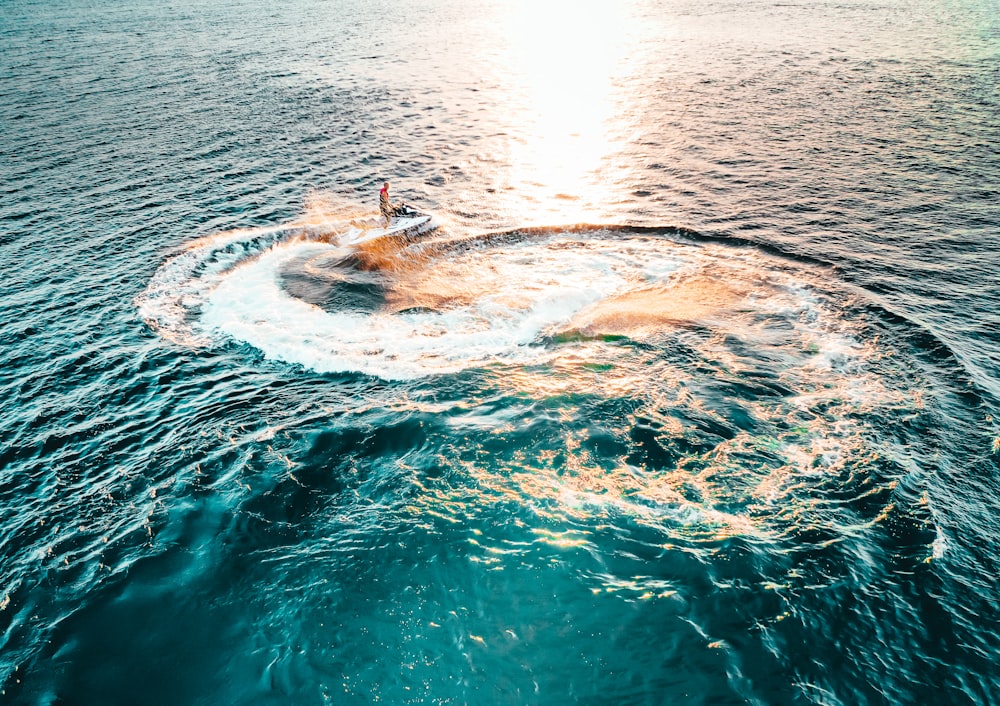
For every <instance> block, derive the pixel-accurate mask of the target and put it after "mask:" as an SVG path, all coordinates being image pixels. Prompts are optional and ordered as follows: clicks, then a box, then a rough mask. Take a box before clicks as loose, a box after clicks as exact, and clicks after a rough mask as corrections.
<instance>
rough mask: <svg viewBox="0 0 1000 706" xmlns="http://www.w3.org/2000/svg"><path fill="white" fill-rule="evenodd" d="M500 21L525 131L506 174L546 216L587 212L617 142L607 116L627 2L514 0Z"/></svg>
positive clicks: (622, 51)
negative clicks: (601, 170)
mask: <svg viewBox="0 0 1000 706" xmlns="http://www.w3.org/2000/svg"><path fill="white" fill-rule="evenodd" d="M508 7H509V12H508V14H507V17H506V23H505V27H504V29H505V30H506V33H507V36H508V37H509V45H510V50H511V58H510V62H509V68H510V69H511V70H512V76H511V79H510V80H511V81H512V82H513V83H514V85H515V88H516V90H518V91H520V92H521V95H520V96H519V100H520V101H522V102H523V103H522V106H521V107H522V109H523V111H524V118H523V132H521V133H519V135H518V137H519V138H520V139H518V140H517V141H516V143H515V144H513V145H512V146H511V149H512V152H513V154H512V157H513V159H512V160H511V164H512V173H511V175H510V181H511V183H512V185H514V186H516V187H517V188H518V190H520V191H521V192H522V194H535V195H536V199H535V200H536V202H537V203H538V204H539V210H538V212H537V213H535V214H528V215H529V217H531V216H534V217H535V218H539V219H542V218H544V219H547V220H549V221H550V222H551V219H552V218H553V217H555V218H557V219H560V220H563V221H564V222H565V221H572V220H578V219H579V218H581V217H583V216H585V215H586V213H585V212H586V210H587V208H586V206H587V204H588V203H596V202H599V201H600V198H597V199H595V198H593V196H594V194H592V191H593V190H594V188H595V172H596V171H597V170H598V169H599V167H600V166H601V164H602V161H603V160H604V159H605V158H606V157H607V156H608V155H609V154H611V153H612V152H613V150H614V149H615V144H614V142H615V141H614V139H612V133H613V127H614V126H613V125H612V119H613V118H614V116H615V114H616V110H615V106H616V103H617V102H618V101H617V96H616V88H617V86H618V81H617V80H616V79H618V78H619V76H620V74H621V71H622V70H623V66H622V64H623V59H624V58H625V56H626V50H627V42H628V39H627V37H628V36H629V34H630V33H629V31H628V21H629V16H628V3H617V2H610V1H606V2H569V1H567V0H512V1H511V3H510V5H509V6H508Z"/></svg>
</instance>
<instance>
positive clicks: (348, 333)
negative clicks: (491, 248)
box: [200, 242, 620, 379]
mask: <svg viewBox="0 0 1000 706" xmlns="http://www.w3.org/2000/svg"><path fill="white" fill-rule="evenodd" d="M331 254H340V255H347V254H348V251H347V250H346V249H342V248H339V247H338V246H333V245H327V244H323V243H308V242H294V243H287V244H283V245H281V246H280V247H275V248H273V249H271V250H270V251H268V252H266V253H264V254H262V255H261V256H259V257H258V258H256V259H254V260H252V261H248V262H246V263H244V264H242V265H240V266H239V267H237V268H235V269H233V270H232V271H231V272H229V273H228V274H227V275H226V276H225V277H224V278H222V279H221V280H220V281H219V282H218V283H217V285H216V286H215V287H214V289H213V290H212V291H211V293H210V294H209V295H208V296H207V298H206V300H205V302H204V305H203V306H202V314H201V318H200V327H201V331H202V333H203V335H204V336H207V337H209V338H218V337H219V336H220V335H221V336H225V337H228V338H231V339H235V340H239V341H243V342H246V343H248V344H250V345H252V346H254V347H255V348H257V349H259V350H260V351H261V352H263V353H264V355H265V356H266V357H268V358H270V359H273V360H279V361H283V362H287V363H294V364H298V365H302V366H304V367H306V368H310V369H312V370H315V371H317V372H362V373H367V374H370V375H376V376H379V377H383V378H387V379H408V378H414V377H419V376H423V375H430V374H440V373H450V372H456V371H459V370H462V369H465V368H468V367H471V366H477V365H484V364H489V363H493V362H528V361H532V360H538V359H539V358H540V357H545V356H547V355H548V352H547V351H546V350H545V349H544V348H542V347H541V346H533V345H532V343H533V342H534V341H536V339H537V338H538V337H539V335H540V334H541V333H543V332H544V331H545V330H547V329H548V328H550V327H552V326H554V325H558V324H560V323H562V322H564V321H567V320H569V319H570V318H572V316H573V314H575V313H576V312H577V311H579V310H580V309H582V308H583V307H585V306H587V305H588V304H591V303H592V302H594V301H596V300H598V299H600V298H601V297H602V296H606V295H607V292H608V291H609V289H610V290H611V291H613V290H614V289H615V288H616V286H617V285H619V284H620V278H618V277H617V276H616V275H614V274H613V273H609V272H607V271H606V270H605V269H604V268H597V269H596V270H595V269H594V268H588V267H587V264H586V261H585V259H581V258H580V257H579V256H578V255H572V254H571V255H569V256H568V257H566V258H564V267H563V269H562V271H561V272H559V273H558V274H557V275H556V276H553V275H552V273H551V272H547V271H544V270H542V269H538V268H535V269H534V270H530V271H526V270H525V265H524V263H523V262H519V260H520V259H521V258H520V253H517V252H516V251H514V250H510V251H508V252H507V253H506V257H504V253H501V254H500V255H499V256H498V255H497V254H496V253H493V254H491V258H490V265H491V273H492V276H493V277H495V278H496V280H497V281H498V282H506V283H509V282H511V281H518V283H519V285H520V286H519V287H518V290H517V294H518V298H519V300H520V302H521V303H520V304H519V305H518V306H511V305H510V304H509V303H507V302H506V301H505V297H507V296H509V295H508V292H509V291H510V289H511V287H510V285H509V284H507V285H506V286H504V287H503V290H504V291H492V290H491V288H490V287H486V288H485V289H486V291H485V293H484V294H483V296H481V297H478V298H476V299H475V300H473V301H472V302H471V303H469V304H468V305H466V306H462V307H458V308H453V309H445V310H441V311H418V312H408V313H389V312H377V313H367V312H364V313H357V312H330V311H326V310H324V309H322V308H320V307H318V306H315V305H313V304H310V303H307V302H304V301H302V300H299V299H295V298H293V297H291V296H289V295H288V293H287V292H285V291H284V290H283V289H282V287H281V285H280V271H281V270H282V268H283V267H285V266H286V265H288V264H289V263H291V262H292V261H294V260H299V259H303V258H315V257H317V256H323V255H331ZM470 259H471V258H470ZM519 275H520V276H519Z"/></svg>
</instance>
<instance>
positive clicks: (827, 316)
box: [137, 224, 864, 379]
mask: <svg viewBox="0 0 1000 706" xmlns="http://www.w3.org/2000/svg"><path fill="white" fill-rule="evenodd" d="M329 233H330V226H329V224H326V225H325V226H324V228H317V227H315V226H312V227H302V226H296V227H284V228H272V229H257V230H246V231H234V232H230V233H225V234H221V235H218V236H215V237H212V238H208V239H204V240H201V241H198V242H196V243H194V244H193V245H192V246H190V247H189V248H188V249H187V250H186V251H185V252H183V253H181V254H180V255H178V256H176V257H174V258H173V259H171V260H170V261H168V262H167V263H166V264H165V265H164V266H163V267H161V268H160V270H159V271H158V272H157V273H156V275H155V276H154V277H153V280H152V281H151V282H150V285H149V287H148V288H147V290H146V292H144V294H143V295H142V296H140V297H139V299H138V300H137V305H138V307H139V310H140V313H141V314H142V316H143V317H144V319H145V320H146V321H147V322H148V323H149V324H150V325H151V326H152V327H153V328H154V329H155V330H157V331H158V332H159V333H160V334H161V335H162V336H164V337H165V338H168V339H170V340H173V341H177V342H181V343H186V344H189V345H197V346H210V345H216V344H221V343H224V342H228V341H236V342H242V343H246V344H249V345H251V346H253V347H254V348H256V349H258V350H259V351H261V352H262V353H263V354H264V355H265V356H266V357H267V358H270V359H272V360H278V361H283V362H287V363H292V364H297V365H301V366H303V367H305V368H308V369H311V370H315V371H317V372H324V373H326V372H358V373H364V374H368V375H373V376H377V377H381V378H383V379H412V378H417V377H421V376H426V375H432V374H442V373H456V372H459V371H461V370H465V369H469V368H480V367H484V366H490V365H495V364H518V365H524V364H542V363H546V362H548V361H550V360H552V359H553V357H554V356H558V355H561V354H562V353H561V352H560V345H559V344H560V342H565V341H568V340H570V339H572V340H576V341H583V340H587V339H599V338H601V337H607V336H616V337H625V338H627V339H629V340H632V341H644V340H647V339H651V338H659V337H662V336H665V335H674V336H679V335H683V334H684V332H685V331H692V330H708V331H711V332H712V334H713V335H714V336H716V337H721V338H726V337H730V338H733V339H740V340H744V341H746V342H747V345H750V344H751V342H752V345H753V346H754V347H755V348H757V349H758V350H768V351H771V352H772V353H773V355H775V356H778V357H780V358H782V359H784V360H785V362H786V364H787V367H790V368H792V367H801V368H808V369H820V368H826V369H830V368H833V367H838V368H839V369H841V370H843V369H846V368H847V367H849V366H851V365H852V364H853V362H854V361H856V360H857V359H858V357H859V356H862V355H863V349H864V344H863V342H862V341H861V340H859V339H858V338H857V337H856V336H854V335H852V332H851V326H850V325H849V324H848V323H847V322H845V321H843V320H842V319H840V318H839V317H838V316H836V314H835V312H836V311H837V310H838V309H839V308H840V306H841V303H840V302H837V301H835V300H834V299H833V298H832V295H831V294H829V293H825V292H824V291H823V280H824V277H825V274H824V273H823V272H821V271H817V270H815V269H814V268H809V267H805V266H801V265H795V264H791V263H789V262H787V261H783V260H779V259H778V258H773V257H769V256H766V255H763V254H761V253H760V252H757V251H755V250H753V249H748V248H743V249H740V248H732V247H726V246H721V245H711V244H692V243H691V242H683V241H679V240H676V239H670V238H667V237H664V236H663V235H662V234H657V233H630V232H628V231H620V230H619V231H615V230H609V229H601V228H592V229H578V230H575V231H572V232H571V231H568V230H553V231H549V232H544V233H540V234H539V233H535V234H531V235H526V234H519V233H512V234H507V235H506V237H503V238H497V237H492V238H485V239H473V240H465V241H448V240H446V239H443V238H438V239H435V240H424V241H422V242H418V243H412V242H408V241H406V240H398V241H397V240H394V239H391V238H385V239H382V240H384V241H386V242H378V243H374V244H371V245H363V246H359V247H350V246H343V245H341V244H340V242H342V239H340V238H337V237H330V236H329ZM719 355H727V356H730V355H733V352H732V351H724V350H721V349H720V351H719Z"/></svg>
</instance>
